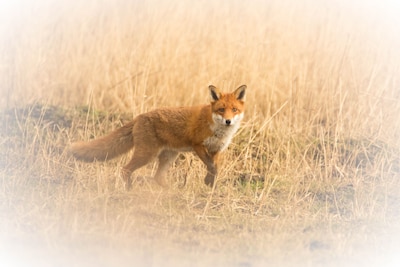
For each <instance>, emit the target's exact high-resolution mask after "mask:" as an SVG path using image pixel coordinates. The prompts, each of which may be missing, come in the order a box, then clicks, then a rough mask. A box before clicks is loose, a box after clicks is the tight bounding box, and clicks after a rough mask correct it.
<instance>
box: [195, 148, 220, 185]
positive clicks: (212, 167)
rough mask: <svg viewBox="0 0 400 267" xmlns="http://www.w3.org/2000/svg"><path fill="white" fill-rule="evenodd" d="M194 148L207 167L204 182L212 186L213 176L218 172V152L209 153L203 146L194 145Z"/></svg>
mask: <svg viewBox="0 0 400 267" xmlns="http://www.w3.org/2000/svg"><path fill="white" fill-rule="evenodd" d="M194 150H195V152H196V153H197V155H198V156H199V158H200V159H201V161H203V163H204V164H205V165H206V167H207V175H206V177H205V178H204V183H205V184H206V185H208V186H211V187H212V186H213V185H214V182H215V177H216V176H217V174H218V159H219V153H218V152H217V153H213V154H209V153H208V151H207V149H206V148H205V147H204V146H199V147H195V149H194Z"/></svg>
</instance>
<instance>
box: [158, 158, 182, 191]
mask: <svg viewBox="0 0 400 267" xmlns="http://www.w3.org/2000/svg"><path fill="white" fill-rule="evenodd" d="M177 155H178V152H176V151H173V150H164V151H162V152H161V153H160V155H158V169H157V172H156V174H155V176H154V179H155V180H156V182H157V183H158V184H159V185H161V186H162V187H167V182H166V181H165V173H166V172H167V170H168V168H169V167H170V165H171V163H172V162H174V160H175V159H176V156H177Z"/></svg>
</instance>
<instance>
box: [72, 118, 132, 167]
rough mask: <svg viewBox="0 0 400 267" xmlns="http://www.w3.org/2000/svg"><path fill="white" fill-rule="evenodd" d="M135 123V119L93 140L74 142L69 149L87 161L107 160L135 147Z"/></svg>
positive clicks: (78, 157) (74, 154)
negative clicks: (133, 129) (133, 131)
mask: <svg viewBox="0 0 400 267" xmlns="http://www.w3.org/2000/svg"><path fill="white" fill-rule="evenodd" d="M134 124H135V121H132V122H130V123H128V124H126V125H124V126H122V127H121V128H119V129H117V130H115V131H113V132H111V133H110V134H108V135H106V136H103V137H100V138H98V139H95V140H93V141H89V142H76V143H73V144H72V145H71V146H70V148H69V151H70V152H71V154H72V155H73V156H74V157H75V158H77V159H79V160H82V161H86V162H91V161H94V160H99V161H105V160H109V159H112V158H115V157H117V156H119V155H121V154H124V153H126V152H128V151H129V150H131V149H132V148H133V146H134V141H133V134H132V128H133V126H134Z"/></svg>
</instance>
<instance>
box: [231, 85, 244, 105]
mask: <svg viewBox="0 0 400 267" xmlns="http://www.w3.org/2000/svg"><path fill="white" fill-rule="evenodd" d="M246 88H247V86H246V85H241V86H239V88H238V89H236V90H235V91H234V92H233V93H234V94H235V96H236V99H237V100H242V101H244V99H245V96H246Z"/></svg>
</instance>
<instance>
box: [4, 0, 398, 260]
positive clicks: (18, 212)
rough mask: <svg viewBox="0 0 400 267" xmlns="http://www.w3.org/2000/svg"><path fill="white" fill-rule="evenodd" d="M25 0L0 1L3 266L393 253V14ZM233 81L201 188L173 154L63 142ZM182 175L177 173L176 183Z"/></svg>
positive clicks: (259, 5)
mask: <svg viewBox="0 0 400 267" xmlns="http://www.w3.org/2000/svg"><path fill="white" fill-rule="evenodd" d="M263 2H265V1H250V2H246V3H242V2H241V1H236V0H234V1H197V2H192V1H191V2H188V3H183V1H182V2H179V1H173V0H165V1H123V0H121V1H103V2H102V3H101V4H100V3H98V1H84V2H82V1H81V2H80V3H67V1H64V2H57V1H51V0H46V1H39V2H38V3H34V4H29V3H26V2H16V3H14V4H9V6H7V8H5V9H4V10H3V11H1V12H2V14H0V15H1V16H0V34H1V35H0V42H1V43H0V82H1V97H0V107H1V117H0V118H1V120H0V121H1V131H0V134H1V138H0V148H1V149H0V166H1V168H0V238H1V242H0V258H1V260H0V261H1V262H2V263H7V264H8V266H131V265H135V266H136V265H139V266H189V265H190V266H240V267H245V266H246V267H247V266H266V265H268V264H270V265H279V266H281V265H287V266H293V265H296V266H298V265H301V266H322V265H323V266H327V265H328V266H329V265H332V266H337V265H339V264H343V265H349V266H354V265H359V266H366V265H370V266H374V265H379V266H397V264H399V262H400V259H399V258H398V257H397V254H398V253H397V250H398V247H399V245H400V244H399V243H400V242H399V237H400V236H399V235H400V223H399V221H400V204H399V203H400V202H399V201H400V180H399V178H400V158H399V155H400V141H399V140H400V115H399V114H400V101H399V99H400V90H399V88H400V80H399V77H400V76H399V75H400V68H399V62H400V52H399V51H398V47H399V45H400V40H399V38H398V34H397V33H398V26H397V25H399V19H398V18H397V16H396V12H395V11H394V10H395V8H394V7H392V6H389V5H390V2H389V1H388V2H387V3H385V4H382V3H381V4H376V3H375V2H374V1H352V3H350V4H349V3H347V2H346V1H341V0H339V1H329V2H326V3H325V2H324V3H320V2H321V1H312V0H310V1H306V0H304V1H290V0H287V1H266V3H263ZM243 83H245V84H247V85H248V88H249V89H248V95H247V111H246V121H245V122H244V124H243V127H242V128H241V130H240V132H239V133H238V134H237V136H236V137H235V139H234V142H233V144H232V145H231V146H230V148H229V151H228V152H227V155H226V158H225V162H224V168H222V170H221V173H220V175H219V178H218V186H217V187H216V188H215V189H214V190H212V189H210V188H208V187H206V186H204V185H203V184H202V177H203V175H204V174H205V170H204V167H203V166H202V164H201V162H199V160H198V159H197V158H195V157H194V156H193V155H191V154H183V155H182V156H180V157H179V159H178V160H177V161H176V163H175V165H174V167H173V168H171V171H170V175H169V181H170V183H171V189H170V190H162V189H160V188H159V187H158V186H157V185H156V184H155V183H153V181H152V180H151V178H149V177H151V176H152V174H153V173H154V167H155V166H154V165H152V166H147V167H146V168H143V169H141V170H139V171H138V172H136V173H135V174H134V175H135V178H136V182H135V184H134V186H133V189H132V191H130V192H126V191H125V190H123V187H122V184H121V181H120V178H119V170H120V167H121V166H122V165H123V164H124V163H125V162H126V160H127V157H129V155H127V156H124V157H121V158H119V159H116V160H113V161H110V162H107V163H95V164H84V163H81V162H77V161H75V160H74V159H72V158H70V157H69V156H68V155H67V154H66V151H65V147H66V146H68V144H69V143H70V142H71V141H74V140H82V139H84V140H87V139H90V138H93V137H96V136H100V135H102V134H104V133H106V132H109V131H110V130H112V129H115V128H116V127H118V126H120V125H122V123H123V122H124V121H127V120H129V119H131V118H132V117H133V116H136V115H137V114H139V113H142V112H145V111H148V110H151V109H153V108H155V107H159V106H177V105H192V104H197V103H205V102H207V101H208V96H207V86H208V84H215V85H217V86H220V87H222V88H223V89H225V90H230V89H232V88H236V87H237V86H238V85H240V84H243ZM185 179H187V183H186V185H185V186H183V183H184V180H185Z"/></svg>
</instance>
